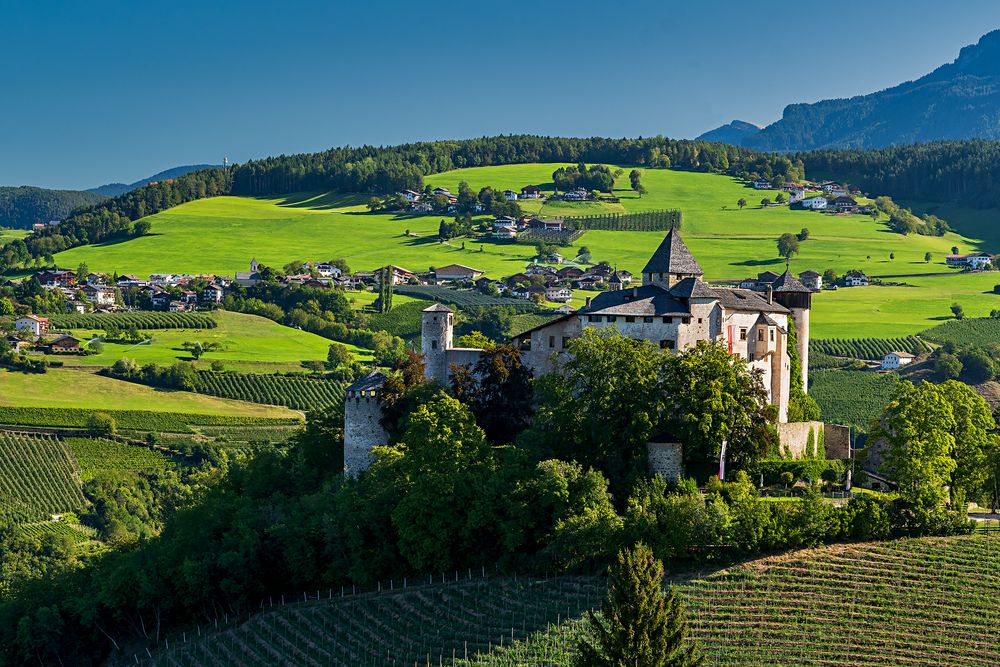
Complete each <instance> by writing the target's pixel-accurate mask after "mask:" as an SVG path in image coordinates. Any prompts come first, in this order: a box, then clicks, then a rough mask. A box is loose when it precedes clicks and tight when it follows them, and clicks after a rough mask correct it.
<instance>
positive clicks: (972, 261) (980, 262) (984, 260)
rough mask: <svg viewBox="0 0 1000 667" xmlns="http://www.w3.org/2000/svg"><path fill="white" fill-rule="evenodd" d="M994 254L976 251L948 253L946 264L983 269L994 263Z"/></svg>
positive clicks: (945, 259)
mask: <svg viewBox="0 0 1000 667" xmlns="http://www.w3.org/2000/svg"><path fill="white" fill-rule="evenodd" d="M993 259H994V258H993V255H991V254H989V253H988V252H976V253H971V254H967V255H946V256H945V258H944V261H945V264H947V265H948V266H957V267H962V268H970V269H982V268H985V267H987V266H989V265H990V264H992V263H993Z"/></svg>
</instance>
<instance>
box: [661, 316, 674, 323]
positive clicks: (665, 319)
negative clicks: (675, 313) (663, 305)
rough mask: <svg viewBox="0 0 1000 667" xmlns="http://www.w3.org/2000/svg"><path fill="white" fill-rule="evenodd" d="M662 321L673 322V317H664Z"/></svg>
mask: <svg viewBox="0 0 1000 667" xmlns="http://www.w3.org/2000/svg"><path fill="white" fill-rule="evenodd" d="M663 323H664V324H673V323H674V318H672V317H664V318H663Z"/></svg>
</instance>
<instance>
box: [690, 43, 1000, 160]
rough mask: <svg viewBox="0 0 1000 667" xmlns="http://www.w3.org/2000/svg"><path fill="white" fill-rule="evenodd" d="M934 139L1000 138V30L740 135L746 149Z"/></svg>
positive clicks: (792, 108)
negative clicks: (907, 74) (920, 71)
mask: <svg viewBox="0 0 1000 667" xmlns="http://www.w3.org/2000/svg"><path fill="white" fill-rule="evenodd" d="M739 122H740V121H735V122H734V124H735V123H739ZM732 125H733V124H730V125H727V126H723V128H719V129H716V130H712V132H709V133H706V134H705V135H702V137H699V138H706V137H707V135H711V134H713V133H720V131H721V130H723V129H726V128H729V127H731V126H732ZM733 136H736V134H734V135H733ZM939 139H1000V30H996V31H993V32H990V33H988V34H986V35H984V36H983V37H982V38H981V39H980V40H979V42H978V43H977V44H973V45H970V46H966V47H965V48H963V49H962V50H961V51H960V52H959V55H958V58H957V59H955V61H954V62H951V63H948V64H947V65H942V66H941V67H939V68H937V69H936V70H934V71H933V72H931V73H930V74H927V75H926V76H923V77H920V78H919V79H917V80H915V81H907V82H906V83H902V84H900V85H898V86H895V87H893V88H888V89H886V90H882V91H879V92H876V93H870V94H868V95H860V96H858V97H852V98H849V99H835V100H823V101H821V102H816V103H813V104H790V105H789V106H787V107H785V111H784V113H783V114H782V118H781V120H779V121H776V122H774V123H772V124H771V125H768V126H767V127H765V128H763V129H762V130H760V131H759V132H746V133H743V134H742V136H741V137H739V139H738V140H739V144H740V145H742V146H746V147H748V148H756V149H761V150H777V151H788V150H811V149H819V148H880V147H884V146H892V145H897V144H910V143H917V142H925V141H934V140H939ZM719 140H722V139H719Z"/></svg>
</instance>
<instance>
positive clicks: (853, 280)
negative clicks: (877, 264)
mask: <svg viewBox="0 0 1000 667" xmlns="http://www.w3.org/2000/svg"><path fill="white" fill-rule="evenodd" d="M844 284H845V285H846V286H848V287H867V286H868V276H866V275H865V274H863V273H850V274H848V275H846V276H844Z"/></svg>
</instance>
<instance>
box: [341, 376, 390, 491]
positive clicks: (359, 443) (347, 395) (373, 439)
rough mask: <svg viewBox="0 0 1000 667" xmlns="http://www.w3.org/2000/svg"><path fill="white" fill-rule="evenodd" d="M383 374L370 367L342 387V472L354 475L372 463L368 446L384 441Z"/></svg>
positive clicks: (384, 442) (386, 442)
mask: <svg viewBox="0 0 1000 667" xmlns="http://www.w3.org/2000/svg"><path fill="white" fill-rule="evenodd" d="M385 381H386V377H385V375H383V374H382V373H380V372H379V371H372V372H371V373H369V374H368V375H366V376H365V377H363V378H361V379H360V380H358V381H357V382H355V383H353V384H351V385H350V386H348V387H347V389H346V390H345V391H344V474H345V475H349V476H351V477H357V476H358V475H360V474H361V473H362V472H363V471H365V470H367V469H368V466H370V465H371V464H372V448H373V447H376V446H378V445H385V444H388V441H389V435H388V434H387V433H386V432H385V429H384V428H382V423H381V419H382V385H384V384H385Z"/></svg>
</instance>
